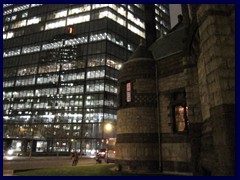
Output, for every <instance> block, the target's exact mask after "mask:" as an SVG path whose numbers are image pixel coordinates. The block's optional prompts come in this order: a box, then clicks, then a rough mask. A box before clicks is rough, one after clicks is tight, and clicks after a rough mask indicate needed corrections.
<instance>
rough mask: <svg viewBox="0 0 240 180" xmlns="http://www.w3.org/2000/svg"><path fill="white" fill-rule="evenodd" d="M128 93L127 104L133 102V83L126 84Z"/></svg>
mask: <svg viewBox="0 0 240 180" xmlns="http://www.w3.org/2000/svg"><path fill="white" fill-rule="evenodd" d="M126 90H127V91H126V93H127V96H126V98H127V99H126V100H127V102H131V83H130V82H129V83H127V84H126Z"/></svg>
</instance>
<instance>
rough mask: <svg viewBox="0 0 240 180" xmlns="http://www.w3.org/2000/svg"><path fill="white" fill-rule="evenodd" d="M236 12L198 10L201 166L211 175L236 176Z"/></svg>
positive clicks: (228, 7) (220, 8)
mask: <svg viewBox="0 0 240 180" xmlns="http://www.w3.org/2000/svg"><path fill="white" fill-rule="evenodd" d="M234 8H235V7H234V5H228V4H227V5H224V4H212V5H211V4H204V5H200V6H199V8H198V10H197V21H198V24H199V36H200V52H201V53H200V57H199V59H198V77H199V92H200V100H201V109H202V117H203V131H202V133H203V135H202V148H201V151H202V153H201V160H200V166H201V168H202V169H203V170H204V171H205V172H207V173H206V174H210V175H234V174H235V138H234V136H235V115H234V114H235V51H234V49H235V41H234V40H235V29H234V26H235V18H234V15H235V9H234ZM206 146H208V148H206Z"/></svg>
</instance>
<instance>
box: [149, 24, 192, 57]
mask: <svg viewBox="0 0 240 180" xmlns="http://www.w3.org/2000/svg"><path fill="white" fill-rule="evenodd" d="M186 32H187V27H186V26H183V27H181V28H179V29H176V30H175V31H172V32H171V33H169V34H167V35H166V36H164V37H161V38H159V39H157V40H156V41H155V42H154V43H153V44H152V45H151V46H150V47H149V50H150V51H151V52H152V55H153V57H154V59H162V58H165V57H167V56H171V55H173V54H176V53H179V52H181V51H183V50H184V48H185V43H184V39H185V38H186V36H187V34H186Z"/></svg>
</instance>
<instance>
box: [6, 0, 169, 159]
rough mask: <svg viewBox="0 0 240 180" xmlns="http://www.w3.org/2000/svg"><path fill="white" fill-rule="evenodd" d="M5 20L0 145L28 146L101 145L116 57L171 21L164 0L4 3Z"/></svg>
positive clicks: (88, 150) (112, 108) (110, 114)
mask: <svg viewBox="0 0 240 180" xmlns="http://www.w3.org/2000/svg"><path fill="white" fill-rule="evenodd" d="M148 11H149V12H148ZM150 11H151V12H150ZM149 14H150V16H149ZM152 14H154V16H153V15H152ZM149 17H152V18H151V20H150V19H149ZM153 17H154V18H153ZM3 21H4V25H3V41H4V43H3V46H4V49H3V51H4V52H3V67H4V70H3V81H4V82H3V140H4V149H9V148H11V149H14V150H15V151H19V152H20V151H21V152H26V153H28V152H36V153H43V152H48V153H49V152H71V151H75V150H77V151H81V152H82V153H83V154H87V155H91V154H92V155H93V154H95V151H96V150H97V149H100V148H103V147H104V145H105V143H106V139H107V138H109V137H115V130H116V119H117V117H116V108H117V100H116V98H117V96H116V94H117V91H118V90H117V79H118V70H119V69H120V68H121V64H122V63H123V62H125V61H126V60H127V59H128V57H129V56H130V55H131V54H132V52H133V51H134V50H135V48H136V47H137V46H138V44H139V41H140V39H143V40H144V41H145V40H146V39H151V38H148V36H151V34H154V36H156V37H159V36H162V35H164V34H166V33H167V31H168V29H169V28H170V21H169V6H168V5H167V4H155V5H149V7H147V8H146V5H143V4H4V5H3ZM149 23H150V24H149ZM148 24H149V25H151V27H150V26H147V25H148ZM153 25H154V27H153ZM149 27H150V28H149ZM152 32H154V33H152ZM154 36H153V37H152V39H153V40H154V38H155V37H154ZM150 43H151V42H150ZM106 125H111V129H106V128H105V127H106Z"/></svg>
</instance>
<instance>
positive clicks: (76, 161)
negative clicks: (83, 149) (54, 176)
mask: <svg viewBox="0 0 240 180" xmlns="http://www.w3.org/2000/svg"><path fill="white" fill-rule="evenodd" d="M72 158H73V161H72V166H76V165H77V163H78V153H77V152H76V151H75V152H74V154H73V156H72Z"/></svg>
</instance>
